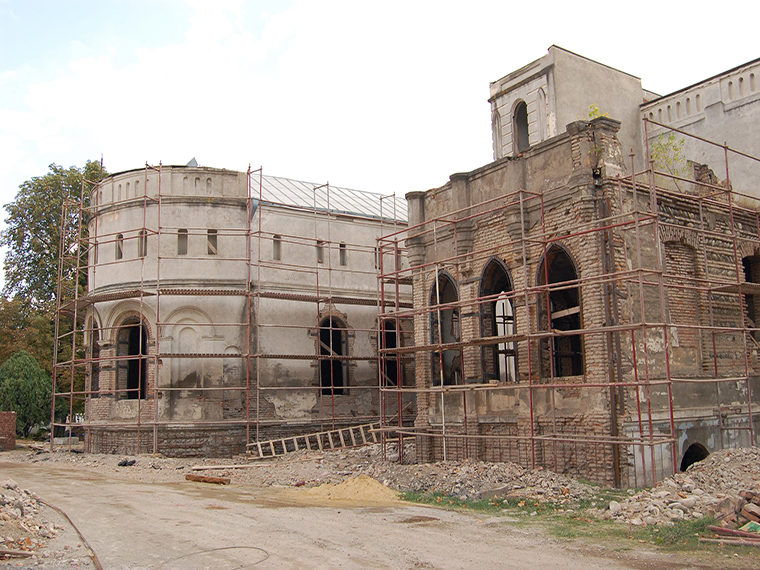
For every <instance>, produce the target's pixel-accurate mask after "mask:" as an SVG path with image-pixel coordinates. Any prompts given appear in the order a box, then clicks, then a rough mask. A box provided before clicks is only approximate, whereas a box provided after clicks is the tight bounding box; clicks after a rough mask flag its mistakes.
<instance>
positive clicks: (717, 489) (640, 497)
mask: <svg viewBox="0 0 760 570" xmlns="http://www.w3.org/2000/svg"><path fill="white" fill-rule="evenodd" d="M758 473H760V449H758V448H751V447H750V448H741V449H725V450H722V451H716V452H715V453H713V454H712V455H710V456H709V457H707V458H706V459H704V460H702V461H700V462H698V463H694V464H693V465H691V466H690V467H689V469H687V470H686V472H685V473H677V474H676V475H674V476H672V477H668V478H667V479H665V480H664V481H662V482H660V483H658V484H657V485H655V486H654V487H652V488H650V489H646V490H644V491H641V492H639V493H636V494H635V495H633V496H632V497H630V498H629V499H627V500H626V501H624V502H622V503H618V502H617V501H610V503H609V505H608V506H607V508H606V509H592V514H595V515H597V516H599V517H601V518H603V519H611V520H614V521H616V522H621V523H628V524H631V525H635V526H642V525H664V526H672V525H673V524H674V523H675V522H677V521H680V520H691V519H698V518H701V517H703V516H711V517H715V518H716V519H719V520H723V519H726V520H727V522H728V521H729V520H730V522H736V520H737V519H736V517H737V516H744V518H746V519H750V520H751V516H753V514H754V513H755V512H758V513H760V508H758V505H760V477H758Z"/></svg>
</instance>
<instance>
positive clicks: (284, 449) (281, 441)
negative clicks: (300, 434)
mask: <svg viewBox="0 0 760 570" xmlns="http://www.w3.org/2000/svg"><path fill="white" fill-rule="evenodd" d="M280 443H281V444H282V454H283V455H287V453H288V445H287V444H286V443H285V438H284V437H283V438H282V439H281V440H280Z"/></svg>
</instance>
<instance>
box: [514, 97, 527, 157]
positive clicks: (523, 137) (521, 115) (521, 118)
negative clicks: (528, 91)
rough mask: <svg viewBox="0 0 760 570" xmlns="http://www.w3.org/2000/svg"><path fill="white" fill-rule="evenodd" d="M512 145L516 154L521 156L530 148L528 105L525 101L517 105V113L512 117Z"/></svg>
mask: <svg viewBox="0 0 760 570" xmlns="http://www.w3.org/2000/svg"><path fill="white" fill-rule="evenodd" d="M512 145H513V147H514V153H515V154H520V153H521V152H525V151H526V150H528V148H530V141H529V139H528V105H527V104H526V103H525V101H520V102H519V103H517V105H516V106H515V112H514V114H513V115H512Z"/></svg>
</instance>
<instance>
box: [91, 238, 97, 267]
mask: <svg viewBox="0 0 760 570" xmlns="http://www.w3.org/2000/svg"><path fill="white" fill-rule="evenodd" d="M92 263H93V265H97V264H98V242H94V243H93V244H92Z"/></svg>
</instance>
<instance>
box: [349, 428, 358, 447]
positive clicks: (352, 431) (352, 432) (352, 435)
mask: <svg viewBox="0 0 760 570" xmlns="http://www.w3.org/2000/svg"><path fill="white" fill-rule="evenodd" d="M348 434H349V435H350V436H351V445H353V446H354V447H356V438H355V437H354V428H353V427H350V428H348Z"/></svg>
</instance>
